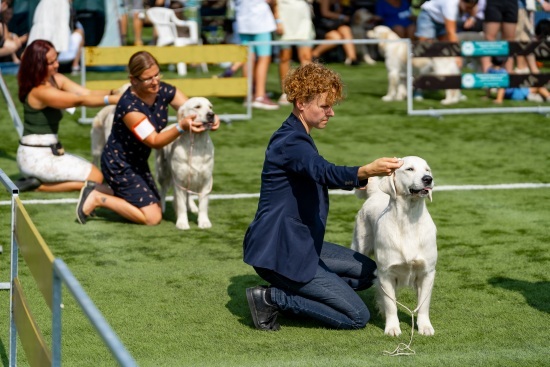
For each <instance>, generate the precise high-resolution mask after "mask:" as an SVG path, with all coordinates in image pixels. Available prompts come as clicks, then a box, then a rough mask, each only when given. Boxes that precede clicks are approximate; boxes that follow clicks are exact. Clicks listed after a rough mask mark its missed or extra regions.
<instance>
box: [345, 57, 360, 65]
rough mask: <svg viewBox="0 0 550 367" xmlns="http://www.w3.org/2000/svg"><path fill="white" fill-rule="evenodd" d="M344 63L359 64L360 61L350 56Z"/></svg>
mask: <svg viewBox="0 0 550 367" xmlns="http://www.w3.org/2000/svg"><path fill="white" fill-rule="evenodd" d="M344 64H346V65H348V66H357V65H359V61H357V60H352V59H350V58H347V59H346V60H345V61H344Z"/></svg>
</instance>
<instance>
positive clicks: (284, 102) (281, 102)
mask: <svg viewBox="0 0 550 367" xmlns="http://www.w3.org/2000/svg"><path fill="white" fill-rule="evenodd" d="M277 103H278V104H279V105H281V106H288V105H289V104H290V102H289V101H288V99H287V98H286V93H283V94H281V96H280V97H279V100H278V101H277Z"/></svg>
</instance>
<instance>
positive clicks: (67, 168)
mask: <svg viewBox="0 0 550 367" xmlns="http://www.w3.org/2000/svg"><path fill="white" fill-rule="evenodd" d="M21 142H22V143H23V144H29V145H38V146H36V147H34V146H33V147H30V146H26V145H19V148H17V166H18V167H19V171H20V172H21V175H23V176H25V177H36V178H37V179H39V180H40V181H42V182H66V181H86V179H87V178H88V176H90V172H92V163H90V162H88V161H87V160H85V159H84V158H81V157H78V156H75V155H72V154H67V153H65V154H63V155H54V154H53V153H52V149H51V148H50V147H49V145H51V144H55V143H57V135H55V134H44V135H25V136H23V137H22V138H21Z"/></svg>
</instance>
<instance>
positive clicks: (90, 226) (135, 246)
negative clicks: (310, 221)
mask: <svg viewBox="0 0 550 367" xmlns="http://www.w3.org/2000/svg"><path fill="white" fill-rule="evenodd" d="M332 67H334V68H335V69H336V70H338V71H339V72H340V73H341V74H342V77H343V79H344V81H345V83H346V85H347V95H348V98H347V99H346V100H345V101H344V102H343V103H341V105H340V106H338V107H337V108H336V109H335V111H336V116H335V117H334V118H333V119H331V121H330V123H329V125H328V127H327V129H325V130H322V131H319V130H317V131H314V132H313V134H312V135H313V137H314V139H315V141H316V143H317V146H318V148H319V151H320V152H321V154H322V155H323V156H324V157H325V158H326V159H328V160H330V161H332V162H334V163H337V164H343V165H359V164H364V163H368V162H370V161H372V160H373V159H375V158H378V157H380V156H405V155H418V156H421V157H423V158H425V159H426V160H427V161H428V162H429V163H430V165H431V168H432V171H433V173H434V177H435V182H436V190H435V192H434V201H433V202H432V203H429V204H428V208H429V210H430V213H431V214H432V217H433V218H434V221H435V223H436V225H437V227H438V249H439V261H438V265H437V276H436V281H435V286H434V295H433V298H432V308H431V318H432V323H433V325H434V327H435V330H436V334H435V336H434V337H423V336H420V335H418V334H416V333H415V335H414V338H413V342H412V345H411V348H412V349H414V350H415V351H416V355H414V356H409V357H388V356H386V355H384V351H392V350H394V349H395V348H396V347H397V344H398V343H400V342H403V343H408V341H409V338H410V331H411V330H410V327H411V317H410V315H408V314H407V312H406V311H405V310H401V311H400V320H401V328H402V330H403V334H402V336H401V337H399V338H390V337H387V336H385V335H384V320H383V319H382V318H381V317H380V315H379V314H378V313H377V312H376V311H375V307H374V301H373V298H374V292H373V290H372V289H370V290H367V291H364V292H361V293H360V295H361V297H362V298H363V299H364V301H365V303H366V304H367V305H368V306H369V308H370V309H371V311H373V318H372V320H371V322H370V323H369V324H368V325H367V327H366V328H365V329H363V330H359V331H335V330H329V329H325V328H323V327H321V326H319V325H318V324H316V323H313V322H310V321H307V320H297V319H289V318H281V319H280V323H281V331H279V332H277V333H266V332H261V331H257V330H255V329H254V327H253V325H252V320H251V317H250V314H249V310H248V306H247V302H246V297H245V288H247V287H250V286H254V285H256V284H259V283H261V280H260V279H259V277H258V276H257V275H256V274H255V273H254V271H253V269H252V268H251V267H249V266H248V265H246V264H244V263H243V261H242V239H243V236H244V233H245V231H246V228H247V226H248V224H249V223H250V221H251V220H252V218H253V216H254V214H255V210H256V206H257V199H256V198H248V199H230V198H221V199H217V200H211V202H210V210H209V213H210V219H211V221H212V223H213V228H212V229H210V230H199V229H198V228H197V226H196V222H195V221H194V220H195V219H196V218H195V217H194V216H191V217H190V218H191V227H192V228H191V230H189V231H185V232H182V231H179V230H177V229H176V228H175V216H174V213H173V210H172V206H171V203H170V204H169V205H168V209H167V212H166V213H165V220H163V222H162V223H161V224H160V225H158V226H156V227H144V226H138V225H134V224H130V223H128V222H126V221H124V220H122V219H120V218H119V217H118V216H116V215H115V214H113V213H111V212H108V211H104V210H103V211H102V210H99V211H98V217H96V218H93V219H91V220H90V221H89V222H88V223H87V224H86V225H84V226H82V225H79V224H78V223H77V222H76V221H75V202H76V199H77V198H78V193H77V192H74V193H64V194H43V193H34V192H32V193H22V194H21V195H20V196H21V198H22V199H23V201H24V202H26V204H25V207H26V208H27V211H28V212H29V214H30V215H31V218H32V219H33V221H34V223H35V224H36V226H37V228H38V229H39V231H40V232H41V234H42V236H43V237H44V239H45V240H46V242H47V243H48V245H49V246H50V248H51V250H52V252H53V254H54V255H55V256H56V257H59V258H61V259H63V260H64V261H65V262H66V263H67V264H68V266H69V268H70V269H71V270H72V272H73V273H74V275H75V276H76V277H77V279H79V281H80V282H81V284H82V286H83V287H84V289H85V290H86V292H87V293H88V295H89V296H90V297H91V298H92V300H93V301H94V302H95V304H96V306H97V307H98V308H99V309H100V311H101V312H102V313H103V315H104V316H105V318H106V319H107V321H108V322H109V324H110V325H111V326H112V328H113V329H114V330H115V331H116V333H117V334H118V336H119V337H120V339H121V341H122V342H123V344H124V345H125V346H126V347H127V349H128V350H129V351H130V353H131V354H132V355H133V356H134V358H135V359H136V361H137V363H138V364H139V365H140V366H170V367H171V366H346V367H350V366H397V365H399V366H434V367H435V366H437V367H439V366H456V367H463V366H517V367H524V366H548V365H549V362H548V361H549V357H550V352H549V349H548V327H549V325H550V273H549V271H548V269H549V265H550V255H549V242H550V235H549V233H550V232H549V231H548V227H547V225H548V222H549V220H550V212H549V210H548V202H549V201H550V188H548V187H546V188H537V189H518V188H516V189H499V190H467V189H466V188H463V189H457V190H449V191H447V190H440V191H438V190H437V186H440V187H444V186H449V185H460V186H462V185H496V184H517V183H550V171H549V170H548V162H549V160H550V144H549V143H548V142H549V140H550V120H549V119H548V118H547V117H545V116H542V115H538V114H532V113H531V114H519V113H518V114H487V115H462V116H445V117H444V118H442V119H436V118H432V117H409V116H407V113H406V104H405V102H392V103H384V102H382V101H381V100H380V97H381V96H382V95H384V93H385V91H386V75H385V71H384V66H383V64H382V63H378V65H376V66H374V67H371V66H367V65H361V66H359V67H354V68H352V67H345V66H343V65H332ZM275 71H276V70H275V68H274V67H273V69H272V70H271V71H270V78H269V83H268V84H269V85H268V90H270V91H272V92H273V93H274V98H277V97H278V94H279V93H280V89H279V86H278V79H277V77H276V72H275ZM193 72H194V71H193V70H191V74H190V75H191V76H194V74H193ZM166 74H169V72H166V73H165V75H166ZM167 76H169V75H167ZM107 77H113V78H115V77H120V75H115V74H113V75H109V74H97V75H96V74H91V75H90V76H89V78H90V79H92V78H107ZM4 78H5V80H6V82H7V83H8V85H9V87H10V89H11V91H12V95H13V96H14V97H15V96H16V91H17V87H16V81H15V78H14V77H13V76H4ZM442 95H443V94H442V93H431V94H429V95H428V97H429V98H428V99H427V100H426V101H425V102H422V104H419V105H418V107H419V108H420V107H422V108H429V107H433V108H440V107H439V103H438V99H441V98H442ZM467 95H468V97H469V98H468V101H466V102H462V103H461V104H460V105H459V107H481V106H488V107H492V104H491V102H490V101H486V100H483V99H482V98H481V97H482V95H483V93H482V92H481V91H470V92H467ZM212 101H213V102H214V106H215V109H216V111H217V112H218V113H226V112H237V113H238V112H242V111H243V107H242V99H212ZM18 105H19V104H18ZM522 105H524V104H522V103H513V102H507V103H506V104H505V106H522ZM525 105H527V102H525ZM19 107H20V105H19ZM415 108H416V105H415ZM289 112H290V108H289V107H287V108H282V109H280V110H278V111H258V110H255V111H254V112H253V118H252V119H251V120H250V121H234V122H233V123H232V124H230V125H226V124H224V125H222V127H221V128H220V129H219V130H218V131H217V132H214V133H212V134H211V136H212V139H213V141H214V144H215V146H216V163H215V170H214V188H213V193H212V194H213V195H222V194H223V195H225V194H238V193H258V192H259V185H260V172H261V167H262V163H263V155H264V151H265V148H266V145H267V142H268V139H269V137H270V135H271V134H272V133H273V132H274V131H275V130H276V129H277V128H278V127H279V126H280V124H281V123H282V121H283V120H284V119H285V118H286V116H287V115H288V114H289ZM77 117H78V113H77V114H76V115H73V116H70V115H67V116H66V117H65V118H64V120H63V122H62V126H61V129H60V140H61V141H62V142H63V144H64V146H65V147H66V150H67V151H69V152H72V153H75V154H78V155H81V156H83V157H86V158H88V159H91V154H90V148H89V132H90V126H89V125H82V124H78V123H77ZM0 133H1V136H2V140H1V143H0V168H1V169H2V170H4V171H5V172H6V174H7V175H8V176H9V177H10V178H12V179H13V180H15V179H17V178H18V177H19V173H18V169H17V165H16V163H15V155H16V150H17V140H18V136H17V134H16V132H15V129H14V128H13V124H12V121H11V119H10V117H9V115H8V113H7V112H6V105H5V103H4V100H3V99H0ZM0 191H1V192H0V201H2V202H6V201H8V200H9V196H8V194H7V193H6V192H5V190H0ZM54 199H58V200H59V201H56V202H51V201H52V200H54ZM62 199H69V200H68V201H69V202H68V203H64V202H63V201H62ZM30 200H45V201H44V202H37V201H30ZM361 204H362V203H361V201H359V200H358V199H357V198H355V196H353V195H332V196H331V209H330V215H329V221H328V228H327V234H326V239H327V240H329V241H333V242H337V243H340V244H342V245H344V246H348V245H349V243H350V242H351V235H352V231H353V222H354V217H355V214H356V213H357V211H358V209H359V208H360V206H361ZM9 213H10V209H9V206H8V205H5V204H2V205H0V244H1V245H3V248H4V253H3V254H2V255H0V276H1V279H0V280H1V281H7V280H8V279H9V235H10V234H9V231H10V214H9ZM20 272H21V278H22V282H23V285H24V286H25V288H26V289H28V290H27V296H28V298H29V302H30V303H31V307H32V310H33V312H34V313H35V316H36V318H37V320H38V322H39V325H40V328H41V329H42V331H43V332H44V333H45V334H46V335H48V336H49V334H50V333H51V325H50V324H51V320H50V316H49V310H48V309H47V306H46V305H45V302H44V301H43V300H42V298H41V296H40V295H39V294H38V291H37V290H36V289H34V288H33V280H32V277H30V275H29V273H28V270H27V269H26V268H25V266H24V265H23V264H21V265H20ZM63 301H64V304H65V308H64V311H63V365H65V366H94V367H95V366H114V365H116V362H115V361H114V359H113V358H112V357H111V355H110V353H109V351H108V350H107V348H106V347H104V345H103V343H102V342H101V340H100V339H99V338H98V337H97V336H96V333H95V331H94V330H93V328H92V327H91V326H90V325H89V323H88V321H87V320H86V318H85V316H83V314H82V313H81V312H80V309H79V308H78V306H77V305H76V303H75V302H74V300H73V299H72V298H71V296H70V294H69V293H68V292H65V293H64V300H63ZM399 301H400V302H401V303H404V304H406V305H407V306H408V307H409V308H411V309H413V308H415V307H416V304H415V300H414V295H413V293H412V292H411V291H409V290H403V291H402V292H401V293H400V294H399ZM0 309H1V310H3V312H2V314H0V359H1V361H2V363H3V365H5V366H6V365H7V363H8V362H7V361H8V351H9V335H8V330H9V294H8V292H5V291H4V292H3V293H0ZM18 361H19V365H20V366H25V365H27V361H26V358H25V356H24V353H23V352H22V348H21V346H19V358H18Z"/></svg>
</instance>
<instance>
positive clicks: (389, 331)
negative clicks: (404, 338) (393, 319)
mask: <svg viewBox="0 0 550 367" xmlns="http://www.w3.org/2000/svg"><path fill="white" fill-rule="evenodd" d="M384 334H386V335H389V336H399V335H401V328H400V327H399V325H386V329H384Z"/></svg>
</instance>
